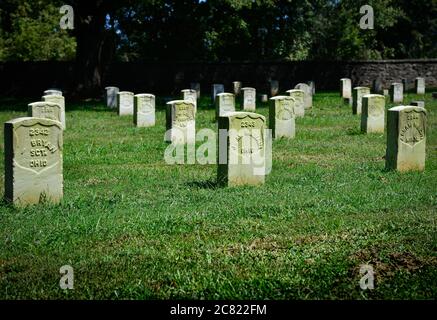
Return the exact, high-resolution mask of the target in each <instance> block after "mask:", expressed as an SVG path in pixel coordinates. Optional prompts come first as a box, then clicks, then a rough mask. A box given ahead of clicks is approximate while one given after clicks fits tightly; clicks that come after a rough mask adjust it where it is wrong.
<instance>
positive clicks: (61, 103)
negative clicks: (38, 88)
mask: <svg viewBox="0 0 437 320" xmlns="http://www.w3.org/2000/svg"><path fill="white" fill-rule="evenodd" d="M42 101H46V102H53V103H57V104H59V106H60V107H61V124H62V128H63V129H64V130H65V129H66V128H67V123H66V120H65V98H64V97H63V96H58V95H50V96H43V97H42ZM53 120H57V119H53Z"/></svg>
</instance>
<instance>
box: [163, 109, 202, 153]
mask: <svg viewBox="0 0 437 320" xmlns="http://www.w3.org/2000/svg"><path fill="white" fill-rule="evenodd" d="M195 115H196V112H195V111H194V104H193V103H192V102H190V101H186V100H173V101H169V102H167V108H166V130H167V131H166V133H165V141H166V142H170V143H172V144H175V145H176V144H194V143H195V141H196V117H195Z"/></svg>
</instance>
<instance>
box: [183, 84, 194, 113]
mask: <svg viewBox="0 0 437 320" xmlns="http://www.w3.org/2000/svg"><path fill="white" fill-rule="evenodd" d="M181 93H182V100H186V101H190V102H191V103H192V104H194V112H197V92H196V90H192V89H184V90H181Z"/></svg>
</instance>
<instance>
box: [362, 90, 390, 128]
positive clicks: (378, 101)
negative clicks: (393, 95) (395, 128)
mask: <svg viewBox="0 0 437 320" xmlns="http://www.w3.org/2000/svg"><path fill="white" fill-rule="evenodd" d="M384 126H385V97H384V96H383V95H379V94H368V95H365V96H364V97H363V110H362V114H361V132H363V133H384Z"/></svg>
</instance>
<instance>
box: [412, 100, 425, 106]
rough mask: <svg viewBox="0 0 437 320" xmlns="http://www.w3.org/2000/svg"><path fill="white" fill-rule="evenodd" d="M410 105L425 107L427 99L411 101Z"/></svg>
mask: <svg viewBox="0 0 437 320" xmlns="http://www.w3.org/2000/svg"><path fill="white" fill-rule="evenodd" d="M410 106H415V107H421V108H425V101H420V100H419V101H411V103H410Z"/></svg>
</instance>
